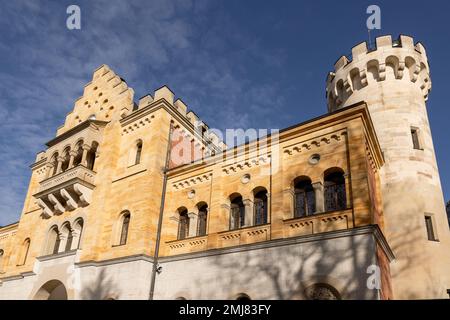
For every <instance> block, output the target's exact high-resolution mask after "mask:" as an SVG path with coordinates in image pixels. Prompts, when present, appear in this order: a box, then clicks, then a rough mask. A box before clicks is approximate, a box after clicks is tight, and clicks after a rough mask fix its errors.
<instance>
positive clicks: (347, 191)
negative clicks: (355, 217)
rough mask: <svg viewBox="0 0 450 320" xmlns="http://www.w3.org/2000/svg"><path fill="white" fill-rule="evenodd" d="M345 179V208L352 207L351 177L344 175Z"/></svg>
mask: <svg viewBox="0 0 450 320" xmlns="http://www.w3.org/2000/svg"><path fill="white" fill-rule="evenodd" d="M344 179H345V208H349V207H350V199H351V198H350V193H351V190H350V175H349V174H348V173H344Z"/></svg>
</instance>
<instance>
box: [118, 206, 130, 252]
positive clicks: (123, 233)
mask: <svg viewBox="0 0 450 320" xmlns="http://www.w3.org/2000/svg"><path fill="white" fill-rule="evenodd" d="M130 217H131V216H130V213H129V212H126V213H124V214H123V216H122V228H121V230H120V242H119V245H124V244H126V243H127V238H128V228H129V226H130Z"/></svg>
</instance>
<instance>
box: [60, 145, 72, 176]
mask: <svg viewBox="0 0 450 320" xmlns="http://www.w3.org/2000/svg"><path fill="white" fill-rule="evenodd" d="M69 152H70V148H67V149H66V150H65V151H64V152H63V158H64V161H63V163H62V164H61V170H62V171H66V170H67V169H68V168H69V160H70V155H69Z"/></svg>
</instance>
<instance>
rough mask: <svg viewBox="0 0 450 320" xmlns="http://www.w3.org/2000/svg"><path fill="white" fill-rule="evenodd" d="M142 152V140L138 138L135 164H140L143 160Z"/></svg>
mask: <svg viewBox="0 0 450 320" xmlns="http://www.w3.org/2000/svg"><path fill="white" fill-rule="evenodd" d="M141 154H142V141H141V140H138V142H137V143H136V157H135V159H134V164H139V163H140V162H141Z"/></svg>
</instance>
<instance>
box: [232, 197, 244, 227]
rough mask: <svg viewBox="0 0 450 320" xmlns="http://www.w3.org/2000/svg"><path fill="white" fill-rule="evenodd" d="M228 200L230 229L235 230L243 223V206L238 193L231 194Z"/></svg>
mask: <svg viewBox="0 0 450 320" xmlns="http://www.w3.org/2000/svg"><path fill="white" fill-rule="evenodd" d="M230 200H231V205H230V230H236V229H239V228H242V227H243V226H244V225H245V206H244V202H243V201H242V196H241V195H240V194H233V195H231V196H230Z"/></svg>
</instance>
